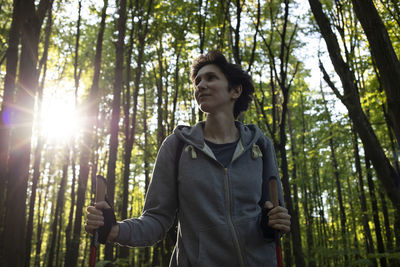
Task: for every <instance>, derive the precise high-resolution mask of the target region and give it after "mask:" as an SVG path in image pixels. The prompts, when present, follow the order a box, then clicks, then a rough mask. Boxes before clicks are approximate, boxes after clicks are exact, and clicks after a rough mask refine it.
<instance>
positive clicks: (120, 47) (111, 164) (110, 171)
mask: <svg viewBox="0 0 400 267" xmlns="http://www.w3.org/2000/svg"><path fill="white" fill-rule="evenodd" d="M118 4H119V8H118V39H117V43H116V46H115V53H116V57H115V58H116V62H115V73H114V90H113V101H112V113H111V125H110V142H109V157H108V166H107V197H108V200H109V201H110V203H112V204H113V203H114V192H115V166H116V162H117V153H118V132H119V118H120V113H121V92H122V89H123V84H124V83H123V70H124V39H125V29H126V0H121V1H119V2H118ZM112 258H113V247H112V245H111V244H107V245H106V259H107V260H112Z"/></svg>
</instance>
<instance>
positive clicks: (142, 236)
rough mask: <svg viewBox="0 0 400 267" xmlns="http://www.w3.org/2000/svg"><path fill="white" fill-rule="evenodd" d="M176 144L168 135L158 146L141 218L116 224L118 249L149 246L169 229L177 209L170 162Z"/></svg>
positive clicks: (173, 172)
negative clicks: (119, 246)
mask: <svg viewBox="0 0 400 267" xmlns="http://www.w3.org/2000/svg"><path fill="white" fill-rule="evenodd" d="M177 141H178V140H177V137H176V136H174V135H171V136H169V137H167V138H166V140H165V141H164V142H163V144H162V145H161V148H160V150H159V152H158V155H157V159H156V163H155V166H154V169H153V174H152V178H151V182H150V185H149V188H148V191H147V194H146V199H145V204H144V208H143V212H142V215H141V216H140V217H139V218H133V219H127V220H124V221H122V222H119V228H120V230H119V236H118V238H117V240H116V242H117V243H119V244H120V245H126V246H134V247H136V246H152V245H154V244H155V243H156V242H158V241H160V240H161V239H163V238H164V236H165V234H166V233H167V231H168V230H169V228H171V226H172V225H173V223H174V220H175V216H176V211H177V209H178V194H177V182H176V170H175V162H174V161H175V158H176V155H175V154H176V145H177Z"/></svg>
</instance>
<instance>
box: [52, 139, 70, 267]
mask: <svg viewBox="0 0 400 267" xmlns="http://www.w3.org/2000/svg"><path fill="white" fill-rule="evenodd" d="M69 154H70V150H69V147H68V146H65V150H64V159H63V162H64V164H63V170H62V177H61V183H60V186H59V188H60V189H59V190H58V195H57V202H56V209H55V212H54V214H53V216H52V217H54V219H53V222H52V224H51V232H50V236H51V238H50V240H51V241H50V243H49V244H48V246H49V253H48V256H49V258H48V262H47V266H48V267H52V266H54V250H55V248H56V239H57V233H58V232H59V231H57V227H58V226H59V225H58V224H59V223H58V221H59V219H62V218H61V215H62V210H63V208H64V197H65V189H66V184H67V177H68V166H69V161H70V157H69ZM60 228H61V226H60ZM59 239H61V237H60V236H59ZM56 266H57V261H56Z"/></svg>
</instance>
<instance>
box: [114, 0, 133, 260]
mask: <svg viewBox="0 0 400 267" xmlns="http://www.w3.org/2000/svg"><path fill="white" fill-rule="evenodd" d="M129 11H130V13H131V29H130V30H129V46H128V49H127V56H126V80H125V88H126V89H125V91H123V92H125V93H124V94H123V101H122V102H123V105H124V106H123V111H124V134H125V146H124V147H125V149H124V159H123V162H124V170H123V177H122V190H123V194H122V205H121V210H120V214H121V219H122V220H125V219H127V218H128V198H129V174H130V164H131V157H132V149H129V147H130V145H129V144H130V128H131V126H130V115H129V113H130V106H131V105H130V103H131V86H130V82H131V63H132V52H133V43H134V29H135V27H134V26H135V20H134V18H135V12H136V10H133V1H130V2H129ZM128 256H129V248H128V247H121V248H120V250H119V254H118V257H119V258H121V259H125V260H126V261H129V260H128V259H127V258H128Z"/></svg>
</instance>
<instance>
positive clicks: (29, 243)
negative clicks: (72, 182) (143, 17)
mask: <svg viewBox="0 0 400 267" xmlns="http://www.w3.org/2000/svg"><path fill="white" fill-rule="evenodd" d="M52 21H53V18H52V7H50V8H49V11H48V16H47V22H46V27H45V42H44V49H43V56H42V58H41V60H40V63H39V70H38V73H39V74H40V72H41V70H42V67H43V66H44V67H43V68H44V70H43V75H42V78H41V82H40V85H39V88H38V96H37V99H38V102H39V105H38V113H39V119H41V111H42V105H41V103H42V101H43V89H44V83H45V80H46V73H47V57H48V50H49V42H50V33H51V28H52ZM38 128H39V129H38V133H39V135H38V141H37V145H36V148H35V153H34V155H35V157H34V163H33V176H32V188H31V197H30V201H29V214H28V216H29V217H28V222H27V227H26V228H27V230H26V236H27V238H26V258H25V266H26V267H28V266H29V265H30V258H31V246H32V240H31V238H29V237H31V236H32V231H33V217H34V214H35V210H34V208H35V201H36V188H37V184H38V180H39V178H40V172H41V169H40V163H41V159H42V150H43V146H44V140H43V139H44V138H43V136H42V134H41V127H40V126H39V127H38Z"/></svg>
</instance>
